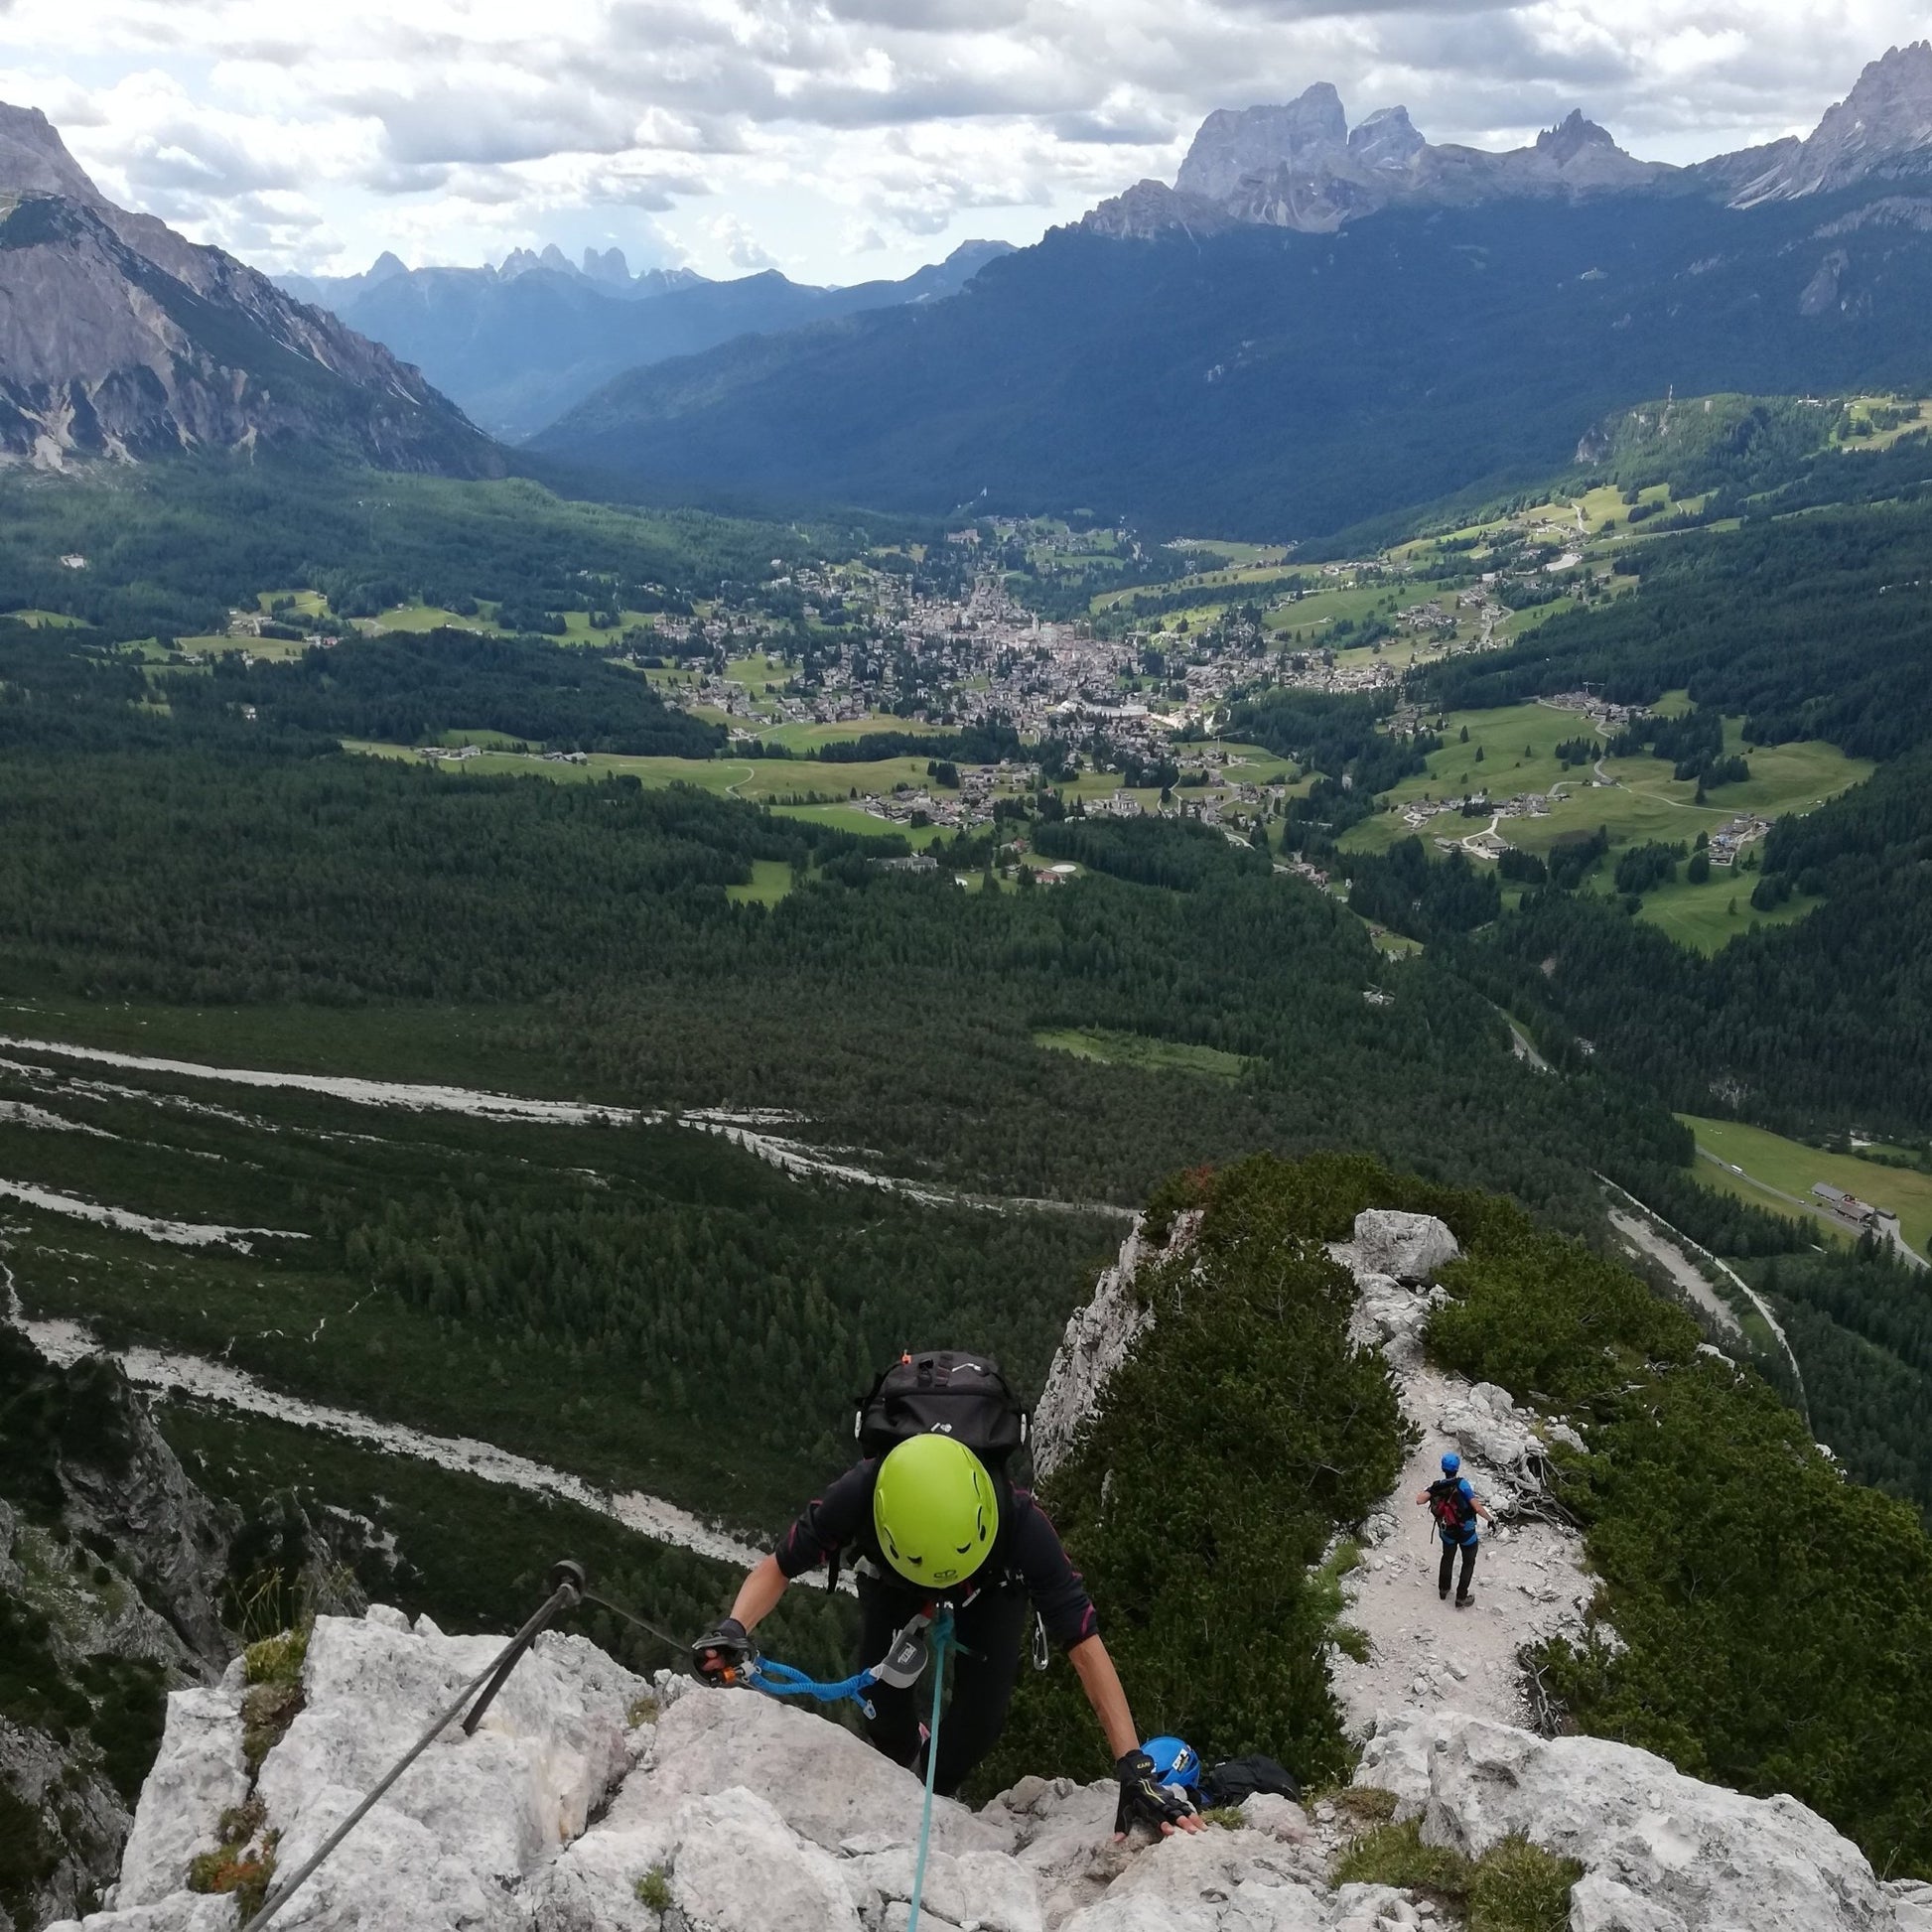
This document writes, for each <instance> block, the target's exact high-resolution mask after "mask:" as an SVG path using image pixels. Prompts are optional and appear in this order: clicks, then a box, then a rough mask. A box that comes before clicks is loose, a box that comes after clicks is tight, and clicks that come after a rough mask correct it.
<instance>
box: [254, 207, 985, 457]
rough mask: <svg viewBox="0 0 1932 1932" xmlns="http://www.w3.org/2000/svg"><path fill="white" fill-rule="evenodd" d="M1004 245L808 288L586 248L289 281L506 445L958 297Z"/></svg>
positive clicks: (973, 247) (969, 245) (978, 246)
mask: <svg viewBox="0 0 1932 1932" xmlns="http://www.w3.org/2000/svg"><path fill="white" fill-rule="evenodd" d="M1007 252H1008V249H1007V245H1006V243H1004V242H998V241H968V242H964V243H962V244H961V245H960V246H959V247H958V248H956V249H954V250H953V252H952V253H951V254H950V255H948V256H947V257H946V259H945V260H944V261H943V262H939V263H935V264H933V265H931V266H929V267H926V268H921V269H919V270H918V271H917V272H916V273H915V274H912V275H910V276H907V277H906V278H905V280H903V281H900V282H862V283H860V284H858V285H857V286H856V287H852V288H845V289H822V288H812V287H808V286H806V285H803V284H800V283H797V282H792V281H788V280H787V279H786V278H785V277H784V276H783V275H780V274H778V273H777V272H775V271H766V272H765V273H763V274H760V275H748V276H745V277H743V278H741V279H739V280H737V281H730V282H709V281H706V280H705V279H704V278H703V277H702V276H700V275H695V274H693V273H692V272H691V271H690V270H688V269H650V270H646V271H645V272H644V273H643V274H641V275H636V276H632V275H631V274H630V271H629V267H628V264H626V263H625V261H624V259H623V256H622V254H621V251H620V250H617V249H611V250H609V251H607V252H606V253H603V254H599V253H597V252H596V251H594V250H586V252H585V256H584V260H583V264H582V266H578V265H575V264H573V263H571V262H570V261H569V260H568V259H567V258H566V257H565V256H564V254H563V252H562V250H560V249H558V248H556V247H555V246H554V245H553V246H551V247H548V248H545V249H544V250H542V251H541V253H538V252H536V251H532V250H528V249H524V250H519V251H518V252H517V253H516V254H513V255H511V256H510V258H509V259H508V260H507V261H506V262H504V263H503V265H502V266H501V267H500V268H418V269H407V268H404V267H403V265H402V264H401V263H400V262H398V261H397V260H396V258H395V257H394V256H393V255H384V256H383V257H382V258H381V259H380V260H379V261H378V262H376V264H375V265H374V267H372V268H371V269H370V270H369V271H368V273H367V274H365V275H359V276H351V277H347V278H345V279H342V280H337V281H330V280H323V279H308V280H304V279H302V278H297V277H288V278H285V286H287V287H290V288H292V289H297V290H298V291H300V292H301V293H302V294H303V295H304V297H305V299H307V300H311V301H315V302H320V303H323V304H325V305H327V306H328V307H330V308H332V309H333V310H334V311H335V313H336V314H337V315H339V316H340V317H342V319H343V320H344V321H345V322H346V323H347V324H348V325H349V326H350V327H351V328H353V329H355V330H358V331H359V332H360V333H361V334H363V335H365V336H369V337H371V338H373V339H374V340H375V341H377V342H380V343H383V344H385V345H387V346H388V347H390V348H391V349H393V350H394V351H395V352H396V353H397V354H398V355H400V356H402V357H403V358H404V359H405V360H407V361H410V362H413V363H415V364H416V365H417V366H418V367H420V368H421V369H422V370H423V371H424V373H425V374H426V375H427V376H428V377H429V378H430V380H432V381H433V382H435V383H436V384H437V385H438V386H439V387H440V388H443V389H446V390H448V392H449V393H450V394H451V395H452V396H454V397H455V398H456V399H457V401H458V402H460V403H461V404H462V405H463V406H464V408H465V409H466V410H467V411H469V413H470V415H471V416H472V417H474V418H475V420H476V421H477V422H479V423H481V424H482V425H483V427H484V428H485V429H487V430H488V431H489V432H490V433H491V434H492V435H495V436H500V437H502V438H504V439H505V440H508V441H515V440H517V439H519V438H522V437H525V436H528V435H530V434H531V433H532V432H534V431H536V430H539V429H541V428H543V427H544V426H545V425H546V424H548V423H550V422H552V421H553V420H555V418H556V417H557V416H559V415H560V414H562V413H563V412H564V411H565V410H567V409H569V408H570V407H571V406H572V405H573V404H575V403H577V402H580V401H581V400H582V399H583V398H584V397H586V396H588V395H590V394H591V393H592V392H593V391H594V390H595V389H597V388H598V387H599V386H600V385H601V384H602V383H604V382H607V381H609V380H610V379H611V377H612V376H614V375H616V374H618V373H619V372H620V371H621V370H624V369H628V368H634V367H637V366H639V365H641V364H647V363H651V362H656V361H661V360H663V359H664V358H665V357H667V356H673V355H689V354H693V353H696V352H697V351H698V350H700V349H706V348H710V347H713V346H714V345H717V344H720V343H724V342H728V341H730V340H731V339H732V338H733V337H735V336H742V335H746V334H759V333H768V332H771V331H774V330H784V329H793V328H796V327H798V326H799V325H800V324H802V323H807V322H816V321H821V320H824V319H826V318H828V317H836V316H846V315H854V314H857V313H858V312H860V311H861V310H865V309H876V308H882V307H886V306H888V305H891V304H896V303H905V302H924V301H931V300H934V299H936V298H938V297H941V296H946V295H951V294H953V293H954V292H955V291H957V290H958V289H960V288H962V287H964V286H965V284H966V283H967V282H968V281H970V280H971V279H972V277H973V276H974V275H975V274H977V273H978V271H979V270H980V269H981V268H982V267H984V266H985V264H986V263H987V262H989V261H992V260H994V259H995V258H997V257H998V256H1000V255H1002V254H1005V253H1007Z"/></svg>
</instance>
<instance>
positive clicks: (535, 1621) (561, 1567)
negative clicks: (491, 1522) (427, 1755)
mask: <svg viewBox="0 0 1932 1932" xmlns="http://www.w3.org/2000/svg"><path fill="white" fill-rule="evenodd" d="M586 1581H587V1580H586V1578H585V1574H584V1566H583V1565H582V1564H580V1563H573V1562H571V1561H569V1560H568V1559H566V1560H565V1561H563V1562H562V1563H559V1564H558V1565H557V1566H556V1568H555V1569H553V1570H552V1571H551V1573H550V1583H551V1591H550V1595H549V1596H548V1598H547V1599H546V1600H545V1602H544V1604H543V1607H542V1608H541V1609H539V1610H538V1611H537V1613H536V1615H535V1616H533V1617H531V1619H530V1620H529V1622H528V1623H526V1624H524V1626H523V1627H522V1629H520V1630H519V1631H518V1632H517V1633H516V1635H515V1636H513V1637H512V1638H511V1639H510V1640H509V1642H508V1643H506V1644H505V1645H504V1646H503V1648H502V1649H501V1650H500V1651H498V1652H497V1653H496V1655H495V1656H494V1657H493V1658H492V1659H491V1660H490V1662H489V1663H488V1664H487V1665H486V1666H485V1667H484V1668H483V1670H481V1671H479V1672H478V1673H477V1675H476V1676H475V1677H473V1678H472V1679H471V1680H470V1682H469V1683H468V1684H466V1685H465V1686H464V1687H463V1689H462V1691H461V1692H460V1693H459V1694H458V1695H457V1697H456V1700H455V1701H454V1702H453V1703H452V1704H451V1705H450V1707H449V1708H448V1709H447V1710H446V1711H445V1712H444V1713H443V1715H442V1716H441V1717H440V1718H438V1719H437V1720H436V1722H435V1723H434V1724H433V1725H430V1727H429V1728H428V1729H427V1730H426V1731H424V1732H423V1734H422V1735H421V1736H420V1737H419V1738H417V1740H416V1741H415V1743H413V1744H412V1745H410V1747H409V1748H408V1750H406V1751H405V1752H404V1753H403V1754H402V1756H401V1757H399V1758H398V1759H397V1760H396V1761H395V1763H394V1764H392V1765H391V1766H390V1767H389V1769H388V1771H387V1772H385V1773H384V1775H383V1776H382V1778H381V1780H380V1781H379V1782H378V1783H377V1784H376V1785H375V1787H374V1789H372V1790H371V1791H370V1792H369V1794H368V1796H367V1797H365V1798H364V1799H363V1800H362V1802H361V1803H360V1804H359V1805H357V1806H356V1807H355V1809H354V1810H353V1811H352V1812H350V1813H349V1814H348V1816H347V1817H346V1818H345V1819H344V1820H343V1822H342V1823H341V1824H340V1825H338V1826H337V1827H336V1829H335V1830H334V1831H333V1832H331V1833H330V1835H329V1836H328V1838H327V1839H325V1840H324V1841H323V1844H322V1846H321V1849H320V1850H319V1851H318V1852H317V1853H316V1855H315V1857H314V1858H312V1859H311V1860H310V1861H309V1862H308V1863H307V1864H305V1865H304V1866H303V1867H302V1868H301V1870H299V1871H298V1872H296V1874H295V1875H294V1876H293V1877H292V1878H290V1879H288V1880H287V1881H286V1882H285V1883H283V1884H280V1885H277V1886H276V1888H275V1891H274V1894H273V1895H272V1896H271V1897H270V1898H268V1899H267V1900H266V1901H265V1902H264V1904H263V1905H262V1908H261V1910H260V1911H259V1912H257V1913H256V1914H255V1916H254V1917H253V1918H251V1919H250V1920H249V1921H248V1923H247V1924H246V1925H244V1926H243V1927H242V1928H241V1932H261V1928H262V1927H263V1926H264V1925H266V1924H267V1923H268V1922H269V1920H270V1919H272V1918H273V1917H274V1916H275V1915H276V1914H277V1913H278V1912H279V1911H280V1910H281V1909H282V1907H283V1906H284V1905H286V1904H287V1903H288V1902H289V1900H290V1899H291V1898H293V1897H294V1896H295V1894H296V1893H297V1892H298V1891H299V1890H301V1888H302V1887H303V1885H305V1884H306V1883H307V1882H308V1881H309V1880H310V1879H311V1878H312V1877H314V1876H315V1874H316V1873H317V1872H318V1871H319V1870H321V1868H322V1866H323V1864H324V1863H325V1862H326V1861H327V1860H328V1859H329V1857H330V1855H331V1854H332V1853H333V1852H334V1851H335V1850H336V1848H337V1847H338V1846H340V1845H341V1844H342V1842H343V1840H344V1839H345V1838H346V1837H347V1836H348V1835H349V1833H350V1832H352V1831H353V1830H354V1829H355V1828H356V1826H357V1825H359V1824H360V1823H361V1822H362V1820H363V1819H364V1818H366V1817H367V1816H368V1815H369V1813H370V1812H371V1811H373V1810H374V1809H375V1807H376V1805H377V1804H378V1803H380V1802H381V1800H382V1798H383V1796H384V1794H385V1793H387V1792H388V1790H389V1789H390V1787H391V1786H392V1785H394V1783H395V1782H396V1780H397V1779H398V1778H400V1777H401V1776H402V1774H403V1773H404V1772H405V1771H406V1770H408V1769H409V1767H410V1766H411V1765H412V1764H414V1763H415V1761H416V1760H417V1759H418V1758H419V1757H421V1756H422V1754H423V1753H424V1752H425V1751H426V1750H428V1749H429V1747H430V1746H431V1745H432V1744H433V1743H435V1742H436V1740H437V1739H438V1738H439V1737H440V1736H442V1734H443V1733H444V1732H445V1731H446V1730H448V1729H449V1727H450V1726H451V1725H453V1724H455V1723H456V1721H457V1719H458V1718H461V1717H463V1716H464V1714H465V1713H466V1712H468V1713H469V1716H468V1719H467V1720H466V1722H465V1724H464V1726H463V1728H464V1734H465V1735H466V1736H468V1735H473V1734H474V1733H475V1731H476V1728H477V1725H478V1724H479V1723H480V1722H481V1721H482V1719H483V1713H484V1712H485V1711H487V1710H488V1709H489V1706H490V1704H491V1702H492V1701H493V1700H494V1698H495V1696H496V1694H497V1692H499V1691H500V1690H501V1689H502V1688H503V1686H504V1685H505V1684H506V1683H508V1682H509V1677H510V1673H511V1672H512V1671H513V1670H515V1668H516V1666H517V1664H518V1662H519V1661H520V1660H521V1658H522V1656H523V1654H524V1652H525V1651H527V1650H528V1649H529V1648H530V1646H531V1645H532V1644H533V1643H535V1642H536V1640H537V1638H538V1637H540V1636H541V1635H542V1634H543V1633H544V1631H546V1630H547V1629H549V1628H550V1626H551V1625H552V1624H553V1623H555V1622H556V1621H557V1619H558V1618H559V1617H562V1616H566V1615H568V1614H569V1613H570V1611H572V1610H574V1609H575V1608H576V1607H577V1605H578V1604H579V1603H580V1602H582V1601H583V1597H584V1587H585V1584H586ZM479 1693H481V1695H479ZM472 1698H475V1699H476V1703H475V1705H474V1706H473V1705H472V1704H471V1699H472Z"/></svg>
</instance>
